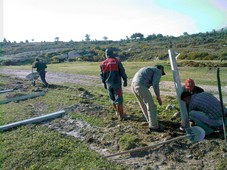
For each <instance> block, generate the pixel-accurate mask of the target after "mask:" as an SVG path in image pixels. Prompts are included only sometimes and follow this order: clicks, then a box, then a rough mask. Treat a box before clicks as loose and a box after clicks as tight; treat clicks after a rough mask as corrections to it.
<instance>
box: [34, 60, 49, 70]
mask: <svg viewBox="0 0 227 170" xmlns="http://www.w3.org/2000/svg"><path fill="white" fill-rule="evenodd" d="M33 68H36V71H37V72H41V71H45V69H46V68H47V66H46V64H45V63H44V62H42V61H40V60H39V59H36V61H35V62H34V63H33Z"/></svg>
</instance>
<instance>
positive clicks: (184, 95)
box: [180, 91, 192, 100]
mask: <svg viewBox="0 0 227 170" xmlns="http://www.w3.org/2000/svg"><path fill="white" fill-rule="evenodd" d="M191 95H192V94H191V93H190V92H189V91H184V92H182V93H181V96H180V98H181V100H184V98H185V97H189V96H191Z"/></svg>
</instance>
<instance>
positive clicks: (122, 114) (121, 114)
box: [117, 104, 127, 120]
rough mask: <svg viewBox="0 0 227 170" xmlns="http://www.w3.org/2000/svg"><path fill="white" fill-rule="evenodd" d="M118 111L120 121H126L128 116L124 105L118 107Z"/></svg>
mask: <svg viewBox="0 0 227 170" xmlns="http://www.w3.org/2000/svg"><path fill="white" fill-rule="evenodd" d="M117 110H118V113H119V119H120V120H125V119H126V117H127V115H126V114H125V113H124V107H123V105H122V104H119V105H117Z"/></svg>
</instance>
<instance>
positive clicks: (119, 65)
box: [118, 62, 128, 87]
mask: <svg viewBox="0 0 227 170" xmlns="http://www.w3.org/2000/svg"><path fill="white" fill-rule="evenodd" d="M118 67H119V73H120V76H121V77H122V79H123V81H124V83H123V86H124V87H126V86H127V85H128V83H127V79H128V76H127V75H126V73H125V69H124V67H123V65H122V63H121V62H119V63H118Z"/></svg>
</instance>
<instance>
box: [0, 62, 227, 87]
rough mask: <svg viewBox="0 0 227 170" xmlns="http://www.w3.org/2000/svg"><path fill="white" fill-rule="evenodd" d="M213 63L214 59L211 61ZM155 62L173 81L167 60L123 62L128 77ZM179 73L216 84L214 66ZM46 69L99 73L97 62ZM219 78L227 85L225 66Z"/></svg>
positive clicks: (196, 80) (188, 69) (29, 67)
mask: <svg viewBox="0 0 227 170" xmlns="http://www.w3.org/2000/svg"><path fill="white" fill-rule="evenodd" d="M213 62H214V63H215V62H216V61H213ZM156 64H163V65H164V66H165V72H166V75H165V76H163V77H162V80H163V81H173V75H172V70H171V66H170V63H169V61H151V62H123V65H124V67H125V71H126V73H127V75H128V78H129V79H132V77H133V76H134V74H135V73H136V72H137V71H138V70H139V69H140V68H142V67H145V66H154V65H156ZM2 68H12V69H31V66H30V65H26V66H8V67H5V66H4V67H2ZM178 69H179V75H180V79H181V81H182V82H184V80H185V79H187V78H189V77H190V78H192V79H194V80H195V82H196V83H198V84H204V85H217V71H216V68H215V67H213V68H209V67H179V68H178ZM47 71H53V72H65V73H76V74H83V75H93V76H99V75H100V67H99V62H72V63H60V64H49V65H48V68H47ZM220 78H221V82H222V85H223V86H227V68H226V67H221V68H220Z"/></svg>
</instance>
